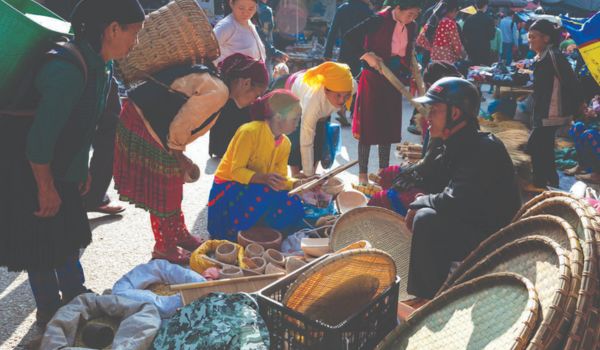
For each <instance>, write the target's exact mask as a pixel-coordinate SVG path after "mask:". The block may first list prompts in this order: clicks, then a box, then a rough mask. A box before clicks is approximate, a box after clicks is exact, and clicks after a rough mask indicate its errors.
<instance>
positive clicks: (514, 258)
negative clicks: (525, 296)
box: [456, 236, 575, 349]
mask: <svg viewBox="0 0 600 350" xmlns="http://www.w3.org/2000/svg"><path fill="white" fill-rule="evenodd" d="M499 272H511V273H515V274H518V275H521V276H523V277H525V278H527V279H528V280H530V281H531V282H532V283H533V284H534V286H535V289H536V291H537V293H538V297H539V300H540V317H539V319H540V320H539V322H538V323H539V326H538V327H537V329H536V330H535V333H534V335H533V337H532V339H531V342H530V345H529V348H530V349H557V348H558V347H559V346H560V345H561V344H562V342H563V341H564V340H565V338H566V337H567V334H568V332H569V321H570V319H571V316H572V314H573V310H574V308H575V303H574V301H575V295H574V294H573V293H571V291H570V288H571V269H570V263H569V257H568V252H567V251H565V250H564V249H563V248H561V246H560V245H559V244H558V243H556V242H555V241H553V240H551V239H549V238H547V237H544V236H530V237H526V238H521V239H518V240H516V241H514V242H513V243H509V244H506V245H504V246H502V247H501V248H500V249H497V250H496V251H494V252H493V253H491V254H489V255H487V256H486V257H485V258H483V259H482V260H481V261H479V262H478V263H477V264H475V266H473V267H472V268H471V269H469V270H468V271H467V272H465V273H464V274H463V275H462V276H460V277H459V278H458V279H457V280H456V284H460V283H463V282H466V281H468V280H470V279H473V278H477V277H480V276H483V275H486V274H490V273H499Z"/></svg>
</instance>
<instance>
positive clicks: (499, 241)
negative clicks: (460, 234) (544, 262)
mask: <svg viewBox="0 0 600 350" xmlns="http://www.w3.org/2000/svg"><path fill="white" fill-rule="evenodd" d="M529 236H545V237H548V238H550V239H552V240H553V241H555V242H557V243H558V244H560V246H561V247H562V248H563V249H565V250H566V251H568V252H569V261H570V264H571V266H570V267H571V288H570V290H571V291H577V290H579V288H580V283H581V274H582V272H583V252H582V251H581V245H580V244H579V240H578V239H577V234H576V233H575V230H573V228H572V227H571V225H569V223H568V222H566V221H565V220H564V219H561V218H559V217H556V216H552V215H537V216H532V217H528V218H524V219H521V220H519V221H518V222H515V223H512V224H510V225H508V226H507V227H505V228H503V229H501V230H500V231H498V232H496V233H494V234H493V235H492V236H490V237H489V238H488V239H486V240H485V241H483V242H481V244H480V245H479V246H478V247H477V248H476V249H475V250H474V251H473V252H471V254H469V255H468V256H467V257H466V258H465V259H464V260H463V261H462V262H461V264H460V265H459V266H458V267H457V268H456V270H455V271H454V272H453V273H452V274H451V275H450V276H448V278H447V279H446V281H445V282H444V284H443V285H442V287H441V288H440V290H439V291H438V293H437V295H440V294H441V293H442V292H444V291H445V290H446V289H448V288H450V287H451V286H452V285H454V283H455V281H456V279H457V278H459V277H460V276H462V275H463V274H464V273H465V272H466V271H467V270H469V269H470V268H471V267H473V266H474V265H475V264H476V263H477V262H479V261H481V259H483V258H484V257H485V256H486V255H488V254H490V253H492V252H493V251H495V250H496V249H498V248H500V247H502V246H504V245H505V244H508V243H510V242H514V241H516V240H518V239H521V238H525V237H529ZM569 308H571V306H569Z"/></svg>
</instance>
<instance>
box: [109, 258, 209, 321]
mask: <svg viewBox="0 0 600 350" xmlns="http://www.w3.org/2000/svg"><path fill="white" fill-rule="evenodd" d="M205 281H206V279H205V278H204V277H202V276H201V275H199V274H198V273H196V272H195V271H192V270H190V269H186V268H184V267H181V266H179V265H175V264H171V263H170V262H168V261H167V260H152V261H150V262H149V263H146V264H142V265H138V266H136V267H134V268H133V270H131V271H129V272H128V273H126V274H125V275H123V277H121V278H120V279H119V280H118V281H117V282H116V283H115V285H114V286H113V289H112V293H113V294H114V295H120V296H123V297H126V298H128V299H131V300H138V301H144V302H149V303H152V304H153V305H154V306H156V308H157V309H158V312H159V313H160V317H162V318H169V317H171V316H173V314H174V313H175V311H176V310H177V309H178V308H180V307H182V306H183V302H182V300H181V296H180V295H179V294H177V295H170V296H160V295H156V294H154V293H152V292H151V291H149V290H145V289H146V287H148V286H149V285H151V284H153V283H164V284H180V283H196V282H205Z"/></svg>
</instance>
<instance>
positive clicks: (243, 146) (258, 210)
mask: <svg viewBox="0 0 600 350" xmlns="http://www.w3.org/2000/svg"><path fill="white" fill-rule="evenodd" d="M250 113H251V115H252V119H253V120H255V121H253V122H250V123H247V124H244V125H242V126H241V127H240V128H239V129H238V130H237V132H236V133H235V136H234V137H233V139H232V140H231V142H230V143H229V146H228V147H227V151H226V152H225V155H223V159H222V160H221V163H220V164H219V167H218V168H217V172H216V174H215V180H214V183H213V187H212V189H211V192H210V196H209V202H208V232H209V233H210V235H211V238H212V239H228V240H231V241H235V240H236V238H237V231H239V230H247V229H249V228H251V227H253V226H255V225H257V224H260V225H265V226H269V227H272V228H274V229H284V228H286V227H289V226H293V225H297V224H298V223H299V222H300V221H301V220H302V218H303V216H304V210H303V207H302V202H301V201H300V198H299V197H298V196H292V197H290V196H288V191H289V190H290V189H291V188H292V187H293V186H294V184H295V182H296V181H295V180H294V179H292V178H290V177H289V176H288V169H287V164H288V158H289V155H290V148H291V144H290V140H289V139H288V137H287V136H286V134H289V133H292V132H293V131H294V130H295V129H296V127H297V126H298V122H299V121H300V115H301V113H302V110H301V108H300V103H299V100H298V98H297V97H296V96H294V95H293V94H292V93H291V92H289V91H286V90H275V91H273V92H271V93H269V94H267V95H265V96H263V97H262V98H260V99H259V100H257V101H256V102H255V103H254V104H253V105H252V106H251V109H250Z"/></svg>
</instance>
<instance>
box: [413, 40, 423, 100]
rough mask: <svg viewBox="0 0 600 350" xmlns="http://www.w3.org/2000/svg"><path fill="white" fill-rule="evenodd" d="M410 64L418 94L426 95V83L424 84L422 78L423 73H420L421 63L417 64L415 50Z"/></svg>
mask: <svg viewBox="0 0 600 350" xmlns="http://www.w3.org/2000/svg"><path fill="white" fill-rule="evenodd" d="M410 63H411V68H412V72H413V77H414V78H415V82H416V83H417V92H418V93H419V96H423V95H425V83H424V82H423V77H422V76H421V72H420V71H419V63H418V62H417V54H416V53H415V50H413V51H412V57H411V60H410Z"/></svg>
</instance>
